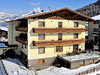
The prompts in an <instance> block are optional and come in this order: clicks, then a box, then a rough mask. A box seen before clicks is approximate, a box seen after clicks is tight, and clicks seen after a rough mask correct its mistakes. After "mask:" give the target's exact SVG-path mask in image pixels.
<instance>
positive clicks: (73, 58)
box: [61, 53, 100, 62]
mask: <svg viewBox="0 0 100 75" xmlns="http://www.w3.org/2000/svg"><path fill="white" fill-rule="evenodd" d="M61 57H62V58H63V59H65V60H67V61H70V62H72V61H77V60H84V59H89V58H98V57H100V56H99V55H98V54H90V53H87V54H81V55H74V56H61Z"/></svg>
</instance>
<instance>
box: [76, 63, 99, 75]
mask: <svg viewBox="0 0 100 75" xmlns="http://www.w3.org/2000/svg"><path fill="white" fill-rule="evenodd" d="M99 70H100V64H99V65H97V66H95V67H91V68H89V69H87V70H86V71H83V72H79V73H78V74H75V75H85V74H89V73H93V72H96V71H99Z"/></svg>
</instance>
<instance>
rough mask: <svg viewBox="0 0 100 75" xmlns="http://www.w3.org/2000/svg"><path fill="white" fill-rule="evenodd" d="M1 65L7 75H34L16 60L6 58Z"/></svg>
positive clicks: (33, 72)
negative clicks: (3, 66)
mask: <svg viewBox="0 0 100 75" xmlns="http://www.w3.org/2000/svg"><path fill="white" fill-rule="evenodd" d="M3 63H4V65H5V68H6V70H7V73H8V74H9V75H35V71H34V70H33V71H32V70H28V69H27V68H25V67H24V65H23V64H22V63H21V62H20V61H19V60H17V59H11V58H7V59H5V60H3Z"/></svg>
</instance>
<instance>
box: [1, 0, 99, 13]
mask: <svg viewBox="0 0 100 75" xmlns="http://www.w3.org/2000/svg"><path fill="white" fill-rule="evenodd" d="M96 1H97V0H0V11H3V12H7V13H11V14H22V13H25V12H28V11H30V10H33V9H34V8H37V7H40V8H41V9H42V10H44V11H47V10H48V7H49V6H50V7H51V8H52V9H58V8H65V7H67V8H70V9H72V10H76V9H78V8H81V7H83V6H85V5H88V4H91V3H94V2H96Z"/></svg>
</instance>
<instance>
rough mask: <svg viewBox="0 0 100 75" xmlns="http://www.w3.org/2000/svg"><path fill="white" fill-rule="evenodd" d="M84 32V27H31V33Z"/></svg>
mask: <svg viewBox="0 0 100 75" xmlns="http://www.w3.org/2000/svg"><path fill="white" fill-rule="evenodd" d="M51 32H55V33H56V32H85V28H33V33H51Z"/></svg>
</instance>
